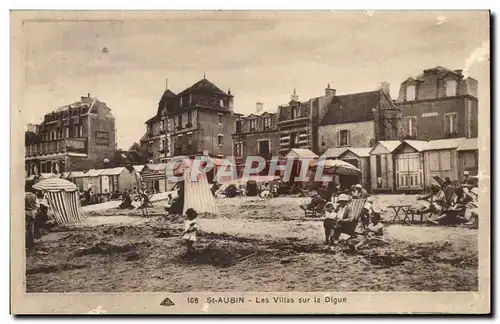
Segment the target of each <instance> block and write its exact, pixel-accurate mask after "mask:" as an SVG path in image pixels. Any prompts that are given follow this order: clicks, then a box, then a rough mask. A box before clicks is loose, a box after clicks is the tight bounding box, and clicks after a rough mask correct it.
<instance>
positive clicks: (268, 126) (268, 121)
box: [264, 117, 271, 129]
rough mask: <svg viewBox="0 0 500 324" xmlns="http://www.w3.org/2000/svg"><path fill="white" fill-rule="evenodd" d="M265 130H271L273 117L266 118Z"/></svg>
mask: <svg viewBox="0 0 500 324" xmlns="http://www.w3.org/2000/svg"><path fill="white" fill-rule="evenodd" d="M264 129H271V117H264Z"/></svg>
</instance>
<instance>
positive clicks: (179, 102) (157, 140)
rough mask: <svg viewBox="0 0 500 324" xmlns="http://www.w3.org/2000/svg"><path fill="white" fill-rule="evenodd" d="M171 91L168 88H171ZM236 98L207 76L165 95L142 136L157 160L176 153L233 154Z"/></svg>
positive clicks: (194, 154)
mask: <svg viewBox="0 0 500 324" xmlns="http://www.w3.org/2000/svg"><path fill="white" fill-rule="evenodd" d="M167 91H168V90H167ZM233 105H234V97H233V95H232V94H231V91H228V92H227V93H226V92H224V91H222V90H221V89H219V88H218V87H217V86H216V85H214V84H213V83H212V82H210V81H209V80H208V79H206V78H203V79H201V80H200V81H198V82H196V83H195V84H193V85H192V86H191V87H189V88H187V89H185V90H183V91H181V92H180V93H178V94H174V93H173V92H169V93H168V94H167V93H166V94H164V95H163V96H162V99H161V100H160V103H159V105H158V112H157V114H156V115H155V116H154V117H153V118H151V119H150V120H148V122H146V123H147V124H148V132H147V133H146V135H144V136H143V138H142V139H141V142H142V143H145V142H146V143H149V147H148V152H149V157H150V158H151V159H152V160H153V162H155V163H157V162H163V161H167V160H168V159H169V158H171V157H172V156H179V155H186V156H197V155H214V156H230V155H232V152H233V145H232V140H231V134H233V133H234V127H235V122H234V121H235V118H236V115H235V114H234V113H233Z"/></svg>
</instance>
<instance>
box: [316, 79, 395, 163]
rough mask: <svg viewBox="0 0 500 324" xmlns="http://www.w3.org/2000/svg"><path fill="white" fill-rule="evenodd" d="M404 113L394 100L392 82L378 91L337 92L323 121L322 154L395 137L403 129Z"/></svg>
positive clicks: (382, 85) (385, 84)
mask: <svg viewBox="0 0 500 324" xmlns="http://www.w3.org/2000/svg"><path fill="white" fill-rule="evenodd" d="M400 120H401V112H400V110H399V109H398V108H397V107H396V105H395V104H394V102H393V100H392V99H391V95H390V92H389V84H387V83H385V82H384V83H382V84H381V86H380V88H379V89H378V90H374V91H368V92H362V93H354V94H347V95H340V96H337V95H335V96H334V97H333V99H332V100H331V102H330V103H329V105H328V106H327V108H326V112H325V114H324V115H323V116H322V118H321V121H320V123H319V127H318V129H319V131H318V147H319V148H318V153H320V154H321V153H323V152H325V151H326V150H327V149H329V148H336V147H357V148H366V147H373V146H374V145H375V144H376V143H377V142H378V141H382V140H395V139H397V138H398V136H399V133H400V132H401V129H400V128H401V125H400Z"/></svg>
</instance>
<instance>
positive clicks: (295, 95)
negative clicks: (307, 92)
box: [290, 89, 299, 101]
mask: <svg viewBox="0 0 500 324" xmlns="http://www.w3.org/2000/svg"><path fill="white" fill-rule="evenodd" d="M290 99H291V101H299V96H298V95H297V91H296V89H293V93H292V95H291V96H290Z"/></svg>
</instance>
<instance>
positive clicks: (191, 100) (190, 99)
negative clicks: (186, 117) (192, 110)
mask: <svg viewBox="0 0 500 324" xmlns="http://www.w3.org/2000/svg"><path fill="white" fill-rule="evenodd" d="M191 102H193V97H192V96H191V94H189V103H191Z"/></svg>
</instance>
